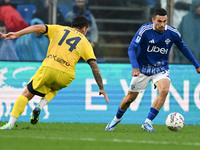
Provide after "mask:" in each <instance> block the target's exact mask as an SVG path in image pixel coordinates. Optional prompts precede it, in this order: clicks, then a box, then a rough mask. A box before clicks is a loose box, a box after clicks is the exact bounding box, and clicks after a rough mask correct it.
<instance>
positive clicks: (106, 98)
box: [99, 89, 109, 104]
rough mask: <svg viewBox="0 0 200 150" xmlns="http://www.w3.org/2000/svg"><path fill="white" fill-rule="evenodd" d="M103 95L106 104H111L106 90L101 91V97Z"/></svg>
mask: <svg viewBox="0 0 200 150" xmlns="http://www.w3.org/2000/svg"><path fill="white" fill-rule="evenodd" d="M101 94H103V96H104V98H105V100H106V102H107V103H108V104H109V100H108V95H107V93H106V92H105V90H104V89H102V90H99V95H101Z"/></svg>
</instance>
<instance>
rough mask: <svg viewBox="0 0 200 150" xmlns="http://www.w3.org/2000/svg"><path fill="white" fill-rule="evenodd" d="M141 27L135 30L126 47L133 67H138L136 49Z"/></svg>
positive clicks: (140, 38)
mask: <svg viewBox="0 0 200 150" xmlns="http://www.w3.org/2000/svg"><path fill="white" fill-rule="evenodd" d="M141 29H142V27H141V28H140V29H139V30H138V31H137V33H136V34H135V36H134V37H133V39H132V41H131V43H130V46H129V48H128V55H129V59H130V62H131V65H132V67H133V68H139V65H138V62H137V56H136V51H137V48H138V47H139V45H140V43H141V41H142V35H141V34H140V33H141Z"/></svg>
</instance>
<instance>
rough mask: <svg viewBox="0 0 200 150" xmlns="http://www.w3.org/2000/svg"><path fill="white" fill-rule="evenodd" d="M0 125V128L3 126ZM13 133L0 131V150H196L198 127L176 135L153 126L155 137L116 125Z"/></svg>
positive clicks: (27, 127) (23, 127)
mask: <svg viewBox="0 0 200 150" xmlns="http://www.w3.org/2000/svg"><path fill="white" fill-rule="evenodd" d="M3 124H4V123H3V122H0V126H1V125H3ZM17 125H18V127H15V128H14V129H13V130H8V131H5V130H0V150H36V149H37V150H129V149H132V150H160V149H162V150H170V149H172V150H197V149H200V126H187V125H186V126H184V128H183V129H182V130H180V131H178V132H173V131H170V130H168V129H167V127H166V126H164V125H154V129H155V130H156V131H157V132H156V133H148V132H145V131H142V130H141V125H124V124H119V125H118V126H117V127H116V128H115V130H114V131H105V130H104V129H105V126H106V124H78V123H73V124H72V123H38V124H37V125H31V124H30V123H17Z"/></svg>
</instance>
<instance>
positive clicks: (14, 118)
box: [8, 116, 17, 128]
mask: <svg viewBox="0 0 200 150" xmlns="http://www.w3.org/2000/svg"><path fill="white" fill-rule="evenodd" d="M16 121H17V117H14V116H10V119H9V122H8V124H11V126H12V128H13V127H14V125H15V122H16Z"/></svg>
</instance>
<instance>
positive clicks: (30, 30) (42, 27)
mask: <svg viewBox="0 0 200 150" xmlns="http://www.w3.org/2000/svg"><path fill="white" fill-rule="evenodd" d="M34 32H40V33H44V32H46V26H45V25H33V26H29V27H27V28H24V29H22V30H20V31H17V32H9V33H7V34H2V33H0V34H1V37H2V38H5V40H12V39H16V38H18V37H20V36H22V35H25V34H29V33H34Z"/></svg>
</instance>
